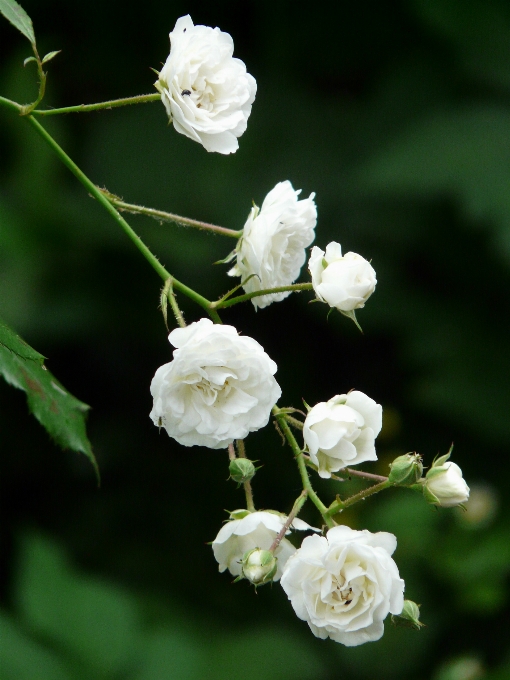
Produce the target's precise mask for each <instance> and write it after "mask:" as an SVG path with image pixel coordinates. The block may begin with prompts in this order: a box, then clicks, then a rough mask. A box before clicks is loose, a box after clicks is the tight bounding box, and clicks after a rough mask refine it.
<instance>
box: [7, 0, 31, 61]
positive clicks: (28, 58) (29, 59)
mask: <svg viewBox="0 0 510 680" xmlns="http://www.w3.org/2000/svg"><path fill="white" fill-rule="evenodd" d="M0 2H1V0H0ZM31 61H35V63H36V64H37V59H36V58H35V57H27V58H26V59H25V61H24V62H23V66H26V65H27V64H30V62H31Z"/></svg>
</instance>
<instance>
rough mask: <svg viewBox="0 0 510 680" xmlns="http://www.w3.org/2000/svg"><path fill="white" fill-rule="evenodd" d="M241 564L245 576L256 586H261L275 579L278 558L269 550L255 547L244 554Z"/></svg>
mask: <svg viewBox="0 0 510 680" xmlns="http://www.w3.org/2000/svg"><path fill="white" fill-rule="evenodd" d="M241 565H242V574H243V576H244V578H246V579H248V581H250V583H253V585H254V586H261V585H264V583H269V582H270V581H272V580H273V577H274V575H275V574H276V566H277V558H276V557H275V556H274V555H273V553H272V552H270V551H269V550H262V549H261V548H254V549H253V550H248V552H246V553H245V554H244V555H243V559H242V560H241Z"/></svg>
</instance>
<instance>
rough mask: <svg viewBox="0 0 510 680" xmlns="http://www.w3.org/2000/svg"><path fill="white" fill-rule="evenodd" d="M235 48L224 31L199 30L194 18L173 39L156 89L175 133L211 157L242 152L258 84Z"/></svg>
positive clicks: (177, 27) (182, 20)
mask: <svg viewBox="0 0 510 680" xmlns="http://www.w3.org/2000/svg"><path fill="white" fill-rule="evenodd" d="M233 52H234V43H233V41H232V38H231V36H230V35H229V34H228V33H223V31H220V29H219V28H210V27H209V26H194V25H193V21H192V20H191V17H190V16H189V15H187V16H184V17H181V18H180V19H177V22H176V24H175V28H174V30H173V31H172V32H171V33H170V54H169V56H168V59H167V60H166V62H165V65H164V66H163V68H162V69H161V73H160V74H159V78H158V80H157V82H156V88H157V89H158V90H159V92H160V93H161V100H162V102H163V104H164V105H165V109H166V112H167V114H168V117H169V118H170V120H171V121H172V122H173V125H174V128H175V129H176V130H177V132H180V133H181V134H183V135H186V137H189V138H190V139H193V140H194V141H196V142H200V144H202V145H203V146H204V148H205V149H206V150H207V151H217V152H219V153H223V154H228V153H233V152H234V151H237V149H238V147H239V144H238V142H237V138H238V137H240V136H241V135H242V134H243V132H244V131H245V130H246V125H247V121H248V117H249V115H250V112H251V105H252V104H253V101H254V99H255V93H256V91H257V84H256V82H255V79H254V78H253V76H251V75H250V74H249V73H247V72H246V66H245V65H244V63H243V62H242V61H241V60H240V59H236V58H234V57H233V56H232V54H233Z"/></svg>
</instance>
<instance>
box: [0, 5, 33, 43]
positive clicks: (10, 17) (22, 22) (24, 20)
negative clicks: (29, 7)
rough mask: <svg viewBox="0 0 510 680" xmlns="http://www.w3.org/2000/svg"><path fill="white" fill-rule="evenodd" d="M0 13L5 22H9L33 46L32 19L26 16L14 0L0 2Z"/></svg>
mask: <svg viewBox="0 0 510 680" xmlns="http://www.w3.org/2000/svg"><path fill="white" fill-rule="evenodd" d="M0 12H1V13H2V14H3V15H4V17H5V18H6V19H7V21H10V22H11V24H12V25H13V26H15V27H16V28H17V29H18V31H20V32H21V33H23V35H24V36H25V38H28V39H29V40H30V42H31V43H32V45H35V35H34V27H33V25H32V19H31V18H30V17H29V16H28V14H27V13H26V12H25V10H24V9H23V7H21V5H18V3H17V2H16V0H0Z"/></svg>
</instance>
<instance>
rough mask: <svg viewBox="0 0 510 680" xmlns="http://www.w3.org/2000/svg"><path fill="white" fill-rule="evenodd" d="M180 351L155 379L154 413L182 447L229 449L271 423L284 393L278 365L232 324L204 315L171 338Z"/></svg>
mask: <svg viewBox="0 0 510 680" xmlns="http://www.w3.org/2000/svg"><path fill="white" fill-rule="evenodd" d="M168 339H169V341H170V342H171V344H172V345H174V347H176V348H177V349H176V350H175V351H174V353H173V356H174V359H173V361H171V362H170V363H168V364H165V365H164V366H160V368H158V370H157V371H156V374H155V376H154V378H153V380H152V383H151V394H152V396H153V397H154V406H153V408H152V411H151V413H150V417H151V418H152V420H153V421H154V424H155V425H157V426H158V427H164V428H165V430H166V431H167V432H168V434H169V435H170V437H173V438H174V439H176V440H177V441H178V442H179V443H180V444H184V446H195V445H198V446H207V447H209V448H211V449H221V448H226V447H227V446H228V445H229V444H230V443H232V442H233V441H234V439H242V438H243V437H246V435H247V434H248V433H249V432H254V431H255V430H259V429H260V428H261V427H264V425H267V422H268V420H269V417H270V415H271V409H272V407H273V406H274V405H275V403H276V402H277V401H278V398H279V397H280V395H281V389H280V387H279V385H278V383H277V382H276V380H275V378H274V373H275V372H276V364H275V362H274V361H272V360H271V359H270V358H269V357H268V356H267V354H266V353H265V352H264V350H263V348H262V347H261V346H260V345H259V343H258V342H256V341H255V340H253V339H252V338H249V337H246V336H239V335H238V334H237V331H236V329H235V328H234V327H233V326H226V325H225V326H222V325H216V324H213V323H212V321H210V319H200V321H197V322H195V323H192V324H190V325H189V326H187V327H186V328H176V329H175V330H174V331H172V332H171V333H170V335H169V336H168Z"/></svg>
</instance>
